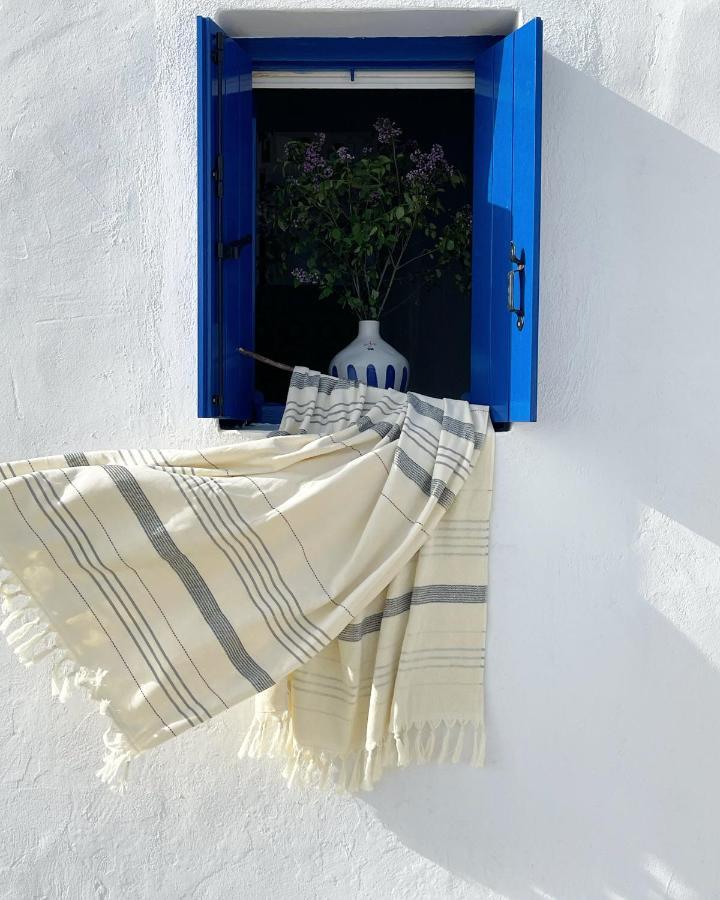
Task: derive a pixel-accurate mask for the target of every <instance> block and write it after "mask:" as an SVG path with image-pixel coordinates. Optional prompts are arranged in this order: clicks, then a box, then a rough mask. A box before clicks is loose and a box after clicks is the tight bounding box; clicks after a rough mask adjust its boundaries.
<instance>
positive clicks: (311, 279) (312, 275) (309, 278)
mask: <svg viewBox="0 0 720 900" xmlns="http://www.w3.org/2000/svg"><path fill="white" fill-rule="evenodd" d="M290 274H291V275H292V276H293V278H294V279H295V280H296V281H299V282H300V284H320V276H319V275H318V273H317V272H308V270H307V269H302V268H300V266H296V267H295V268H294V269H293V270H292V271H291V272H290Z"/></svg>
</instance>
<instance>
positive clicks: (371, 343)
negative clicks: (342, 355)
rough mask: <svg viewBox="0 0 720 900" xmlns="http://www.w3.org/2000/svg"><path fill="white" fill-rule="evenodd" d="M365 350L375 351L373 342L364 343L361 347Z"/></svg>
mask: <svg viewBox="0 0 720 900" xmlns="http://www.w3.org/2000/svg"><path fill="white" fill-rule="evenodd" d="M363 346H364V347H365V349H366V350H374V349H375V341H366V343H365V344H364V345H363Z"/></svg>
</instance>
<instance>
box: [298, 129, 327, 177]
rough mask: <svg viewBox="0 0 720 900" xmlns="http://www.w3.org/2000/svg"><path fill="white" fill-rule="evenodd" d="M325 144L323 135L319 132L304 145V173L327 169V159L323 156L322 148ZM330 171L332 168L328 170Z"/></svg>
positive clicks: (314, 172) (317, 172) (315, 172)
mask: <svg viewBox="0 0 720 900" xmlns="http://www.w3.org/2000/svg"><path fill="white" fill-rule="evenodd" d="M324 144H325V135H324V134H323V133H322V132H319V133H318V134H316V135H315V137H314V139H313V140H312V141H310V143H309V144H308V145H307V146H306V147H305V157H304V159H303V164H302V170H303V172H304V173H305V174H306V175H318V174H319V173H320V172H326V171H327V169H328V164H327V160H326V159H325V157H324V156H323V152H322V148H323V145H324ZM330 171H331V172H332V170H330Z"/></svg>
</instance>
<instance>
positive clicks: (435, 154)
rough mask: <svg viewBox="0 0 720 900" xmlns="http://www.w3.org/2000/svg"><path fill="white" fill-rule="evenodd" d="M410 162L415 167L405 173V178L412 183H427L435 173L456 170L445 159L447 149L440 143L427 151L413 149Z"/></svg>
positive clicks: (449, 172)
mask: <svg viewBox="0 0 720 900" xmlns="http://www.w3.org/2000/svg"><path fill="white" fill-rule="evenodd" d="M410 162H412V164H413V166H414V168H413V169H411V170H410V171H409V172H408V173H407V174H406V175H405V179H406V180H407V181H408V182H410V183H411V184H412V183H415V184H418V183H419V184H420V185H422V184H426V183H427V182H428V181H430V179H431V178H432V177H433V176H434V175H451V174H452V173H453V171H454V170H453V167H452V166H451V165H450V163H449V162H448V161H447V160H446V159H445V151H444V150H443V148H442V147H441V146H440V144H433V145H432V147H431V148H430V150H428V152H427V153H425V152H423V151H422V150H413V152H412V153H411V154H410Z"/></svg>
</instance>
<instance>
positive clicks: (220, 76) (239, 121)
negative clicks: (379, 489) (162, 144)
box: [197, 18, 255, 421]
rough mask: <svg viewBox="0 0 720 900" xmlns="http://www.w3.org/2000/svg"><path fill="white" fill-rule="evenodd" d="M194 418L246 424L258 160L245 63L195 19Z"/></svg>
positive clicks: (235, 48)
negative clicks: (242, 348)
mask: <svg viewBox="0 0 720 900" xmlns="http://www.w3.org/2000/svg"><path fill="white" fill-rule="evenodd" d="M197 26H198V27H197V36H198V233H199V246H198V299H199V303H198V362H199V365H198V413H199V415H200V416H201V417H219V418H229V419H237V420H239V421H246V420H249V419H251V417H252V411H253V402H252V401H253V368H252V364H251V362H250V360H248V359H246V358H244V357H242V356H241V355H240V354H239V353H238V352H237V347H238V346H245V347H252V346H253V330H254V329H253V314H254V313H253V306H254V304H253V288H254V280H255V249H254V233H255V227H254V225H255V190H254V181H255V158H254V147H255V138H254V123H253V107H252V67H251V62H250V57H249V56H248V54H247V53H246V52H245V51H244V50H242V49H241V48H240V47H239V45H238V44H237V42H236V41H233V40H232V39H231V38H228V37H227V36H226V35H225V34H224V33H223V32H222V31H221V29H219V28H218V27H217V25H215V23H214V22H212V21H211V20H209V19H204V18H198V22H197Z"/></svg>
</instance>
